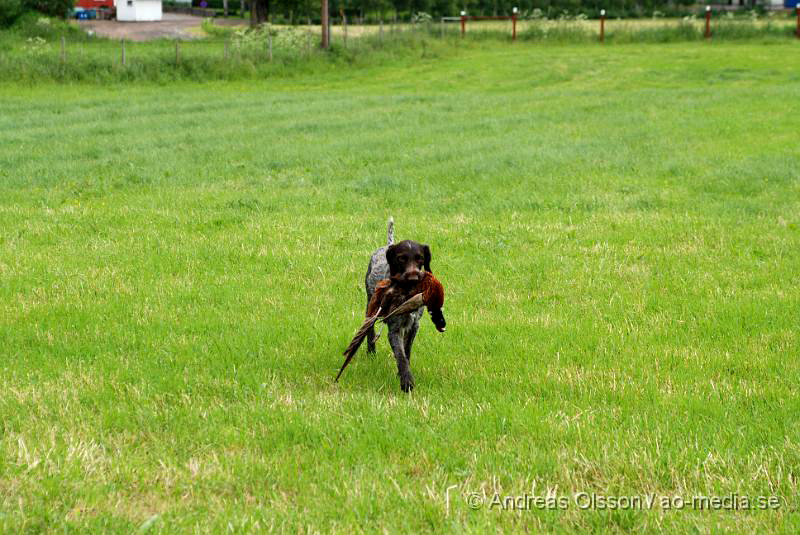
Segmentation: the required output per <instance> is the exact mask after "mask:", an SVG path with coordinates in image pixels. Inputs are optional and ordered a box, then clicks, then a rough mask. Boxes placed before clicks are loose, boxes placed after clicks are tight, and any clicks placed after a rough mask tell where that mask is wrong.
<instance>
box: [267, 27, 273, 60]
mask: <svg viewBox="0 0 800 535" xmlns="http://www.w3.org/2000/svg"><path fill="white" fill-rule="evenodd" d="M267 58H269V60H270V61H272V24H267Z"/></svg>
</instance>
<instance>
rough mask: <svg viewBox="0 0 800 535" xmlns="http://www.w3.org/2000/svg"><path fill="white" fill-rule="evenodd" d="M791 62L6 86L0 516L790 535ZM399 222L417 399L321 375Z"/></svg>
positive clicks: (372, 378) (730, 56) (742, 51)
mask: <svg viewBox="0 0 800 535" xmlns="http://www.w3.org/2000/svg"><path fill="white" fill-rule="evenodd" d="M798 52H800V44H799V43H796V42H792V41H788V40H787V41H785V42H783V43H780V44H770V45H764V44H755V43H750V44H725V45H721V44H718V43H715V44H712V45H707V44H703V43H688V44H671V45H645V46H637V45H620V46H614V47H600V46H596V45H593V46H581V45H574V46H538V45H534V44H526V43H519V44H518V45H515V46H509V45H508V44H507V43H497V42H487V43H483V44H476V45H474V46H468V47H463V48H460V49H458V50H455V51H452V52H451V53H449V54H447V55H446V56H440V57H434V58H424V59H418V60H416V61H413V62H411V61H407V62H404V63H399V64H394V65H386V66H371V67H369V66H367V67H364V68H361V69H356V68H347V67H343V66H338V67H333V66H332V67H330V68H328V69H322V68H320V69H318V71H317V72H314V73H307V74H304V75H301V76H295V77H281V78H276V79H273V80H270V81H262V82H258V81H247V82H216V83H208V84H189V83H176V84H172V85H164V86H157V85H137V84H112V85H105V86H101V85H39V86H34V87H30V86H24V87H23V86H18V85H14V84H10V83H5V84H2V85H0V229H1V232H0V351H1V352H2V353H0V531H3V532H8V533H18V532H29V533H34V532H42V531H44V532H62V531H67V532H70V531H74V532H78V531H86V530H91V531H114V532H132V531H140V532H144V531H147V532H162V533H175V532H178V531H197V532H226V531H231V532H254V531H261V530H263V531H267V530H271V531H276V532H292V533H300V532H302V533H317V532H321V533H326V532H339V533H351V532H381V531H383V532H388V533H396V532H435V533H443V532H453V533H462V532H475V533H478V532H526V533H543V532H557V533H592V532H593V533H623V532H637V533H746V532H758V533H786V534H790V533H797V532H798V531H800V516H798V512H797V503H798V502H797V496H798V475H799V474H800V429H799V428H798V426H797V422H798V419H800V397H799V396H798V377H799V376H800V365H799V364H798V356H799V354H800V338H799V337H798V327H799V326H800V232H798V230H799V226H800V215H799V214H800V132H798V128H797V125H798V116H799V114H800V74H799V73H800V55H798ZM390 215H392V216H394V218H395V221H396V225H397V234H398V238H399V239H404V238H414V239H417V240H420V241H424V242H426V243H428V244H430V246H431V248H432V251H433V262H432V268H433V270H434V271H435V273H436V274H437V277H438V278H439V279H440V280H441V281H442V282H443V283H444V285H445V288H446V290H447V292H448V293H447V302H446V306H445V313H446V315H447V319H448V331H447V333H445V334H439V333H436V332H435V330H434V328H433V325H432V324H431V323H430V320H429V319H428V318H427V317H426V318H423V321H422V327H421V329H420V335H419V336H418V338H417V343H416V344H415V347H414V358H413V360H412V370H413V371H414V374H415V377H416V382H417V389H416V390H415V391H414V392H413V394H411V395H405V394H403V393H401V392H400V389H399V383H398V380H397V377H396V371H395V364H394V361H393V359H392V357H391V356H390V350H389V347H388V344H387V343H386V341H385V336H384V339H382V340H381V341H380V342H379V346H378V347H379V350H378V354H377V355H376V356H374V357H370V356H367V355H366V354H364V353H359V354H358V355H357V356H356V359H355V360H354V362H353V364H352V365H351V366H350V367H349V368H348V369H347V371H346V372H345V374H344V376H343V378H342V380H341V381H340V382H339V383H338V384H334V383H333V377H334V376H335V373H336V371H337V370H338V367H339V365H340V364H341V356H340V353H341V351H342V349H343V348H344V346H346V345H347V342H348V341H349V339H350V337H351V336H352V334H353V332H354V330H355V329H356V328H357V326H358V325H359V323H360V321H361V319H362V314H363V308H364V295H363V287H362V285H363V275H364V271H365V269H366V264H367V261H368V258H369V255H370V253H371V251H372V250H373V249H374V248H376V247H378V246H380V245H382V244H383V243H384V240H385V225H386V219H387V218H388V217H389V216H390ZM454 486H455V487H454ZM448 489H449V490H448ZM474 493H477V497H475V495H473V494H474ZM495 493H497V496H498V497H499V498H501V499H502V498H503V497H505V496H512V497H513V496H523V497H524V495H525V494H526V493H527V494H529V495H536V496H544V495H548V493H550V495H551V496H553V497H557V498H562V497H563V498H564V499H565V500H566V501H567V507H565V508H563V509H559V510H540V509H537V508H536V507H535V506H533V505H531V508H530V510H509V509H508V508H506V509H505V510H504V509H503V508H502V507H498V506H493V505H492V501H493V500H495V498H494V496H495ZM576 493H588V494H591V493H595V494H597V495H598V496H599V497H600V499H602V498H603V497H608V498H610V499H613V498H614V497H629V496H655V499H656V504H655V506H654V507H653V508H652V509H650V508H647V507H642V508H639V509H636V508H634V509H630V508H626V507H624V504H622V505H623V506H621V507H618V508H606V509H603V508H594V509H592V508H588V509H585V510H584V509H581V507H580V506H582V505H586V499H587V498H586V497H585V496H586V495H584V494H580V495H579V498H578V500H576V499H575V494H576ZM699 495H705V496H719V497H730V496H731V495H737V496H738V497H739V498H738V499H737V503H739V504H741V497H742V496H745V497H746V498H748V499H749V500H750V503H751V505H754V504H755V502H756V500H757V497H759V496H765V497H775V499H776V500H778V502H779V506H778V507H777V508H771V509H767V510H752V509H751V510H738V511H730V510H710V511H709V510H698V508H697V507H693V506H691V500H692V498H693V497H695V496H699ZM675 496H677V497H679V498H682V499H684V500H685V501H686V502H687V505H686V506H684V507H683V508H680V507H675V508H674V509H666V508H664V507H662V506H660V505H663V504H661V502H660V500H661V499H662V497H675ZM448 497H449V499H448ZM478 502H482V503H478ZM672 503H675V504H677V503H678V502H675V501H673V502H672ZM473 506H477V508H473Z"/></svg>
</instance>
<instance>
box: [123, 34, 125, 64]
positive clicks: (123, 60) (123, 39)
mask: <svg viewBox="0 0 800 535" xmlns="http://www.w3.org/2000/svg"><path fill="white" fill-rule="evenodd" d="M122 66H123V67H124V66H125V39H124V38H123V39H122Z"/></svg>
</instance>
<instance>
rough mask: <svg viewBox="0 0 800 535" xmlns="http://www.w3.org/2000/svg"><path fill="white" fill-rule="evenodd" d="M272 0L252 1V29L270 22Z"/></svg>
mask: <svg viewBox="0 0 800 535" xmlns="http://www.w3.org/2000/svg"><path fill="white" fill-rule="evenodd" d="M269 2H270V0H250V27H251V28H255V27H256V26H258V25H259V24H264V23H265V22H267V20H269V7H270V6H269Z"/></svg>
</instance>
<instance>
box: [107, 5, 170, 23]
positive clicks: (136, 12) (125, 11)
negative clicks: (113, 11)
mask: <svg viewBox="0 0 800 535" xmlns="http://www.w3.org/2000/svg"><path fill="white" fill-rule="evenodd" d="M114 5H115V6H116V7H117V20H119V21H123V22H135V21H140V22H150V21H155V20H161V0H114Z"/></svg>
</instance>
